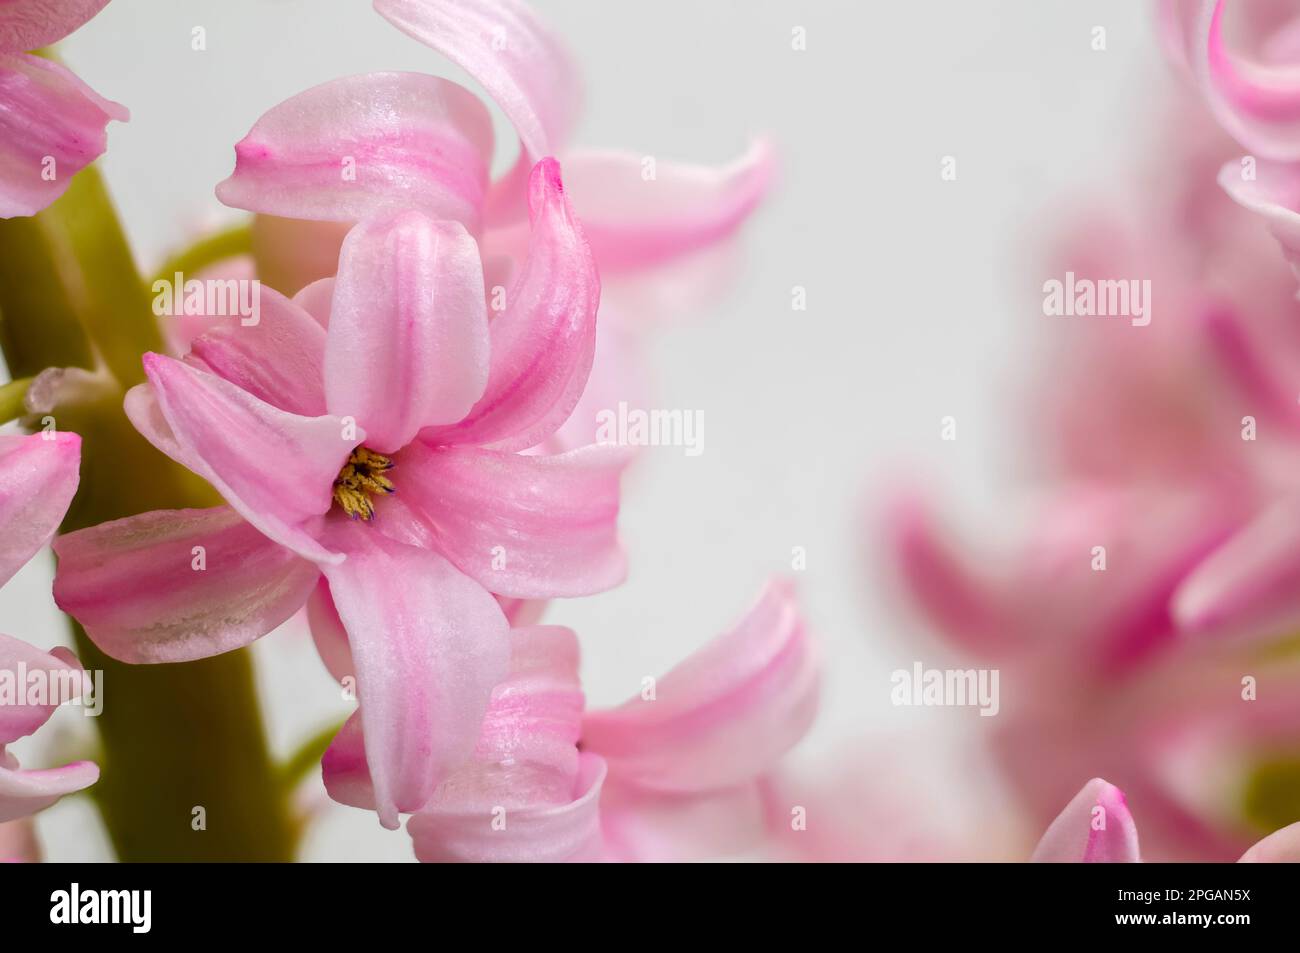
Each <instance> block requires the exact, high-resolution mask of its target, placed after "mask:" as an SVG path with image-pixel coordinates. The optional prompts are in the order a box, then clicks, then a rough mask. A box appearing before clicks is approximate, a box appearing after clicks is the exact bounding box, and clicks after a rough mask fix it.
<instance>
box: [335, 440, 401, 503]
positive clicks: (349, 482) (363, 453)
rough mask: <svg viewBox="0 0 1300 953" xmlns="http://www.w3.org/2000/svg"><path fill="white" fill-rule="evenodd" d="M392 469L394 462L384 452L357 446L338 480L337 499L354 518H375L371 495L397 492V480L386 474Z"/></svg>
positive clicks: (336, 484) (340, 472)
mask: <svg viewBox="0 0 1300 953" xmlns="http://www.w3.org/2000/svg"><path fill="white" fill-rule="evenodd" d="M392 468H393V461H392V460H390V459H389V458H388V457H386V456H384V455H383V454H382V453H375V451H373V450H369V449H367V448H366V447H357V448H356V449H355V450H353V451H352V455H351V456H350V457H348V462H347V463H345V464H344V465H343V469H342V470H340V471H339V475H338V478H337V479H335V481H334V502H335V503H337V504H338V505H339V507H340V508H341V509H342V510H343V512H344V513H347V514H348V516H350V517H352V519H354V520H357V519H360V520H371V519H374V516H375V504H374V502H373V501H372V500H371V497H372V496H376V495H379V494H387V493H392V492H393V489H394V488H393V481H392V480H390V479H388V477H386V476H384V473H385V471H388V470H391V469H392Z"/></svg>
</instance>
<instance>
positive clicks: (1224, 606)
mask: <svg viewBox="0 0 1300 953" xmlns="http://www.w3.org/2000/svg"><path fill="white" fill-rule="evenodd" d="M1172 607H1173V613H1174V618H1175V620H1176V621H1177V622H1178V625H1179V627H1180V628H1181V629H1182V630H1183V631H1185V632H1188V633H1192V634H1195V635H1206V636H1215V637H1254V638H1270V637H1276V638H1281V637H1282V636H1285V635H1288V634H1290V633H1291V632H1293V631H1294V629H1295V625H1296V623H1300V500H1287V501H1285V502H1282V503H1279V504H1277V505H1276V506H1274V507H1273V508H1272V509H1270V510H1268V511H1266V512H1265V513H1263V514H1262V515H1261V516H1259V517H1258V518H1257V519H1256V520H1255V521H1254V522H1252V523H1250V524H1249V525H1248V526H1246V528H1245V529H1243V530H1241V531H1240V532H1239V533H1237V535H1235V536H1233V537H1232V538H1231V539H1229V540H1228V541H1227V542H1226V543H1224V544H1223V545H1222V546H1221V547H1219V548H1218V549H1217V550H1215V551H1214V552H1213V553H1211V554H1210V555H1209V556H1208V557H1207V558H1206V559H1205V560H1204V561H1203V562H1202V563H1201V564H1200V565H1199V566H1197V567H1196V568H1195V569H1194V570H1193V571H1192V572H1190V573H1189V574H1188V575H1187V577H1186V578H1185V579H1184V580H1183V582H1182V584H1181V585H1180V586H1179V587H1178V589H1177V591H1176V592H1175V593H1174V596H1173V600H1172Z"/></svg>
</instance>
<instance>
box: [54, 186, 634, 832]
mask: <svg viewBox="0 0 1300 953" xmlns="http://www.w3.org/2000/svg"><path fill="white" fill-rule="evenodd" d="M529 204H530V208H531V214H532V223H533V240H532V245H531V253H530V256H529V260H528V264H527V266H526V267H525V269H524V270H523V271H522V272H521V274H520V276H519V278H518V280H517V281H516V282H515V284H514V285H513V286H512V288H511V290H510V301H511V305H510V307H509V308H508V309H507V311H506V312H505V313H504V314H502V315H501V316H499V317H498V318H497V319H496V320H495V321H494V322H493V323H492V326H491V329H489V326H488V321H487V308H486V303H485V300H484V288H483V276H482V267H481V264H480V261H479V256H478V249H477V246H476V245H475V243H474V241H473V239H472V238H471V237H470V236H469V234H468V232H466V230H465V228H464V227H463V226H462V225H460V224H459V223H456V222H450V221H439V220H435V219H433V218H431V217H429V216H428V215H427V214H425V213H423V212H421V211H417V210H410V211H405V212H397V213H389V212H380V213H376V214H375V215H373V216H371V217H369V218H367V219H366V220H364V221H363V222H361V223H360V224H359V225H358V226H357V227H356V228H354V229H353V230H352V231H351V232H350V233H349V235H348V239H347V241H346V242H345V243H344V246H343V251H342V253H341V256H340V262H339V274H338V278H337V281H336V282H335V283H334V284H333V287H332V292H333V293H332V296H331V297H330V300H329V302H328V305H329V306H328V311H327V312H323V311H322V312H320V313H319V316H320V321H319V322H318V320H317V318H316V317H313V315H312V314H311V313H309V311H308V310H306V309H305V308H304V307H302V306H301V305H300V304H297V303H295V302H294V301H290V300H289V299H286V298H284V297H283V296H280V295H277V294H276V293H274V292H271V291H268V292H267V295H268V297H269V299H270V300H269V301H268V302H264V305H263V313H262V315H261V321H260V323H259V324H258V325H257V326H256V327H253V328H245V327H242V326H237V325H228V326H224V327H219V328H216V329H214V330H212V331H210V332H208V333H207V334H205V335H202V336H200V337H199V338H198V339H196V340H195V341H194V343H193V346H192V348H191V351H190V354H189V355H188V356H187V358H186V359H185V360H176V359H173V358H169V357H164V356H161V355H146V356H145V371H146V374H147V376H148V383H147V384H144V385H139V386H138V387H137V388H135V389H133V390H132V391H131V392H130V393H129V394H128V395H127V399H126V411H127V414H128V416H129V417H130V418H131V420H132V422H133V423H134V424H135V425H136V427H137V428H138V429H139V430H140V432H141V433H142V434H144V435H145V436H146V437H147V438H148V439H149V440H150V441H151V442H152V443H153V444H154V445H155V446H156V447H157V448H158V449H160V450H162V451H163V452H164V453H166V454H168V455H169V456H171V457H172V458H173V459H174V460H176V461H177V462H178V463H182V464H183V465H185V466H187V467H189V468H190V469H191V470H193V471H194V472H195V473H197V474H199V475H201V476H203V477H205V478H206V479H207V480H208V481H209V482H211V483H212V485H213V486H214V487H215V488H216V489H217V490H218V491H219V492H220V493H221V494H222V495H223V496H224V497H225V499H226V501H227V503H228V504H229V507H228V508H225V507H223V508H219V509H215V510H204V511H181V512H156V513H146V514H143V515H141V516H137V517H130V518H128V519H125V520H121V521H118V522H114V523H109V524H104V525H101V526H98V527H92V528H90V529H88V530H84V531H81V532H78V533H72V534H69V535H67V536H65V537H63V538H61V539H60V540H59V541H58V543H57V544H56V552H57V553H58V555H59V560H60V562H59V573H58V576H57V578H56V582H55V597H56V599H57V600H58V602H59V604H60V606H61V607H63V608H64V609H65V610H66V611H68V612H69V613H71V614H72V615H73V616H75V617H76V618H77V619H78V620H79V621H81V623H82V624H83V625H84V626H85V627H86V630H87V633H88V634H89V635H90V636H91V638H92V639H94V640H95V641H96V643H97V644H98V645H100V646H101V647H102V648H103V649H104V650H105V651H106V652H108V653H109V654H110V655H112V656H114V657H115V658H119V659H122V660H124V661H131V662H174V661H183V660H186V659H194V658H202V657H205V656H209V655H213V654H217V653H220V652H225V651H229V650H231V649H233V648H237V647H239V646H241V645H245V644H247V643H248V642H250V641H252V640H253V639H256V638H258V637H259V636H261V635H263V634H265V633H266V632H268V631H270V630H271V629H272V628H274V627H275V626H277V625H279V624H280V623H281V622H283V621H285V620H286V619H287V618H288V617H289V616H290V615H292V614H293V613H294V612H296V611H297V610H298V609H299V608H301V607H302V606H303V605H304V604H305V603H306V601H307V600H308V597H309V596H311V595H312V593H313V592H314V591H316V589H317V587H318V584H319V583H320V580H321V578H322V576H323V579H324V585H326V586H327V587H328V596H327V597H328V598H330V599H332V601H333V603H334V605H335V606H336V607H337V608H338V611H339V613H340V615H341V616H342V618H343V620H344V624H345V625H346V627H347V630H348V633H349V643H350V645H351V647H352V655H353V659H354V661H355V662H356V665H357V671H356V675H357V683H358V695H359V697H360V698H363V699H366V701H367V703H368V704H367V706H366V711H367V717H366V718H365V722H364V729H365V735H366V737H367V740H368V748H367V750H368V751H369V753H370V757H371V759H372V763H371V768H372V771H373V773H374V777H375V784H376V792H377V803H378V805H379V813H380V817H381V819H382V820H383V822H384V823H385V824H386V825H388V826H395V825H396V823H397V813H398V812H399V811H412V810H416V809H418V808H419V807H421V806H422V805H423V804H424V802H425V801H426V800H427V799H428V797H429V795H430V794H431V793H432V791H433V789H434V787H436V785H437V783H438V782H439V781H440V780H441V779H442V777H443V776H444V775H445V773H446V771H447V770H448V768H449V766H450V765H452V764H454V763H455V762H456V761H457V760H458V759H460V758H462V757H464V756H465V755H466V754H468V751H469V750H470V748H472V745H473V739H474V735H475V734H476V732H477V728H478V723H479V721H480V720H481V718H482V716H483V713H484V711H485V710H486V708H487V704H488V699H489V696H490V694H491V691H492V687H493V686H494V685H495V684H496V683H497V682H498V681H500V679H501V678H503V677H504V676H505V674H506V671H507V665H508V657H509V647H508V640H507V637H506V633H507V623H506V619H505V616H504V615H503V614H502V611H501V609H500V608H499V606H498V605H497V603H496V602H495V600H494V599H493V598H492V595H491V594H498V595H502V596H506V597H512V598H547V597H553V596H575V595H583V594H587V593H592V592H597V591H600V590H602V589H606V588H609V587H610V586H612V585H615V584H617V583H618V582H619V581H620V580H621V579H622V577H623V575H624V572H625V565H624V559H623V555H622V551H621V549H620V547H619V545H618V541H617V538H616V534H615V518H616V515H617V512H618V479H619V472H620V470H621V468H622V465H623V462H624V457H625V454H624V453H623V452H622V451H621V450H620V449H619V448H615V447H594V446H593V447H588V448H584V449H579V450H576V451H573V452H571V453H568V454H563V455H559V456H549V457H548V456H539V455H526V454H521V453H518V452H516V451H519V450H523V449H525V448H528V447H531V446H533V445H534V444H536V443H538V442H539V441H540V440H542V439H543V438H545V437H546V436H547V435H548V434H549V433H550V432H551V431H553V430H554V429H555V427H557V426H558V425H559V424H560V423H561V422H563V420H564V418H565V417H566V416H567V414H568V410H569V406H571V402H572V400H573V399H576V398H575V396H574V395H575V392H577V391H580V390H581V388H582V384H583V381H584V379H585V376H586V370H587V368H586V366H585V365H586V364H587V363H588V362H589V360H590V357H589V355H590V345H589V342H590V340H591V336H592V334H593V333H594V321H595V313H596V307H597V302H598V299H599V284H598V281H597V278H596V274H595V270H594V267H593V265H592V262H591V258H590V254H589V253H588V251H587V248H586V245H585V243H584V242H583V239H582V235H581V231H580V228H579V226H578V225H577V223H576V221H575V219H574V217H573V214H572V211H571V209H570V207H569V204H568V202H567V200H566V198H565V196H564V190H563V186H562V184H561V182H560V177H559V168H558V166H557V165H556V164H555V162H554V161H552V160H544V161H542V162H539V163H538V164H537V166H536V168H535V169H534V171H533V175H532V180H531V184H530V194H529ZM323 324H324V325H325V326H322V325H323ZM195 546H203V547H205V550H206V560H207V562H206V569H205V570H204V571H202V572H193V571H192V569H191V567H190V562H191V559H192V556H191V551H192V549H193V547H195ZM169 574H175V575H176V577H177V578H176V580H175V584H174V585H171V586H168V587H167V588H166V589H165V590H160V589H159V588H158V587H157V586H156V585H155V584H154V583H153V582H152V581H151V580H154V579H156V578H158V577H159V576H160V575H164V576H165V575H169ZM321 597H322V598H326V596H325V594H324V592H322V595H321ZM430 739H434V741H433V742H431V741H430Z"/></svg>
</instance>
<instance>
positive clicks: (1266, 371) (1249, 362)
mask: <svg viewBox="0 0 1300 953" xmlns="http://www.w3.org/2000/svg"><path fill="white" fill-rule="evenodd" d="M1204 327H1205V337H1206V342H1207V343H1208V345H1209V347H1210V350H1211V351H1212V352H1213V355H1214V357H1215V359H1216V360H1217V361H1218V364H1219V367H1220V368H1221V369H1222V370H1223V371H1224V373H1225V374H1226V375H1227V376H1228V377H1229V378H1230V379H1231V381H1232V383H1233V384H1235V385H1236V387H1237V388H1238V389H1239V390H1240V391H1241V394H1242V396H1243V397H1244V398H1246V400H1248V401H1249V402H1250V403H1249V406H1250V407H1251V411H1252V413H1253V415H1254V416H1255V417H1256V418H1264V415H1265V414H1267V415H1268V416H1267V418H1264V419H1265V420H1266V421H1268V422H1271V421H1273V420H1276V421H1277V422H1278V423H1279V424H1280V425H1281V426H1283V427H1289V428H1294V429H1295V430H1296V431H1300V407H1297V406H1296V401H1295V398H1294V397H1293V396H1292V394H1291V388H1290V386H1289V385H1288V383H1287V381H1286V372H1285V371H1283V370H1282V368H1280V367H1278V366H1277V363H1276V361H1275V356H1276V348H1275V347H1271V346H1269V345H1267V344H1265V343H1264V342H1263V341H1261V340H1258V339H1257V337H1256V335H1255V333H1253V332H1252V329H1251V327H1250V322H1249V321H1247V320H1246V319H1245V316H1244V315H1242V314H1240V313H1238V312H1237V311H1236V310H1235V309H1230V308H1226V307H1219V308H1213V309H1211V310H1210V311H1209V312H1207V314H1206V315H1205V319H1204ZM1261 337H1262V335H1261ZM1271 343H1272V342H1270V344H1271ZM1256 408H1258V409H1256Z"/></svg>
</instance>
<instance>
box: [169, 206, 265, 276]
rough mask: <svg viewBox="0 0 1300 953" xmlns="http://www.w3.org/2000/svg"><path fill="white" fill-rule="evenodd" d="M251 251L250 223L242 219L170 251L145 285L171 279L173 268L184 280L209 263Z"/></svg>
mask: <svg viewBox="0 0 1300 953" xmlns="http://www.w3.org/2000/svg"><path fill="white" fill-rule="evenodd" d="M252 252H253V227H252V225H251V224H250V223H248V222H244V223H243V224H242V225H235V226H233V227H231V228H227V229H226V230H225V231H221V232H216V233H214V234H212V235H208V236H207V237H205V238H201V239H199V240H198V241H197V242H195V243H194V244H193V245H191V246H190V247H189V248H186V249H184V250H183V251H180V252H178V253H177V254H175V255H172V256H171V257H170V258H168V259H167V260H166V261H165V262H163V263H162V266H161V267H159V269H158V271H157V272H156V273H155V274H154V277H153V280H151V281H150V282H149V287H150V288H152V287H153V283H154V281H171V280H173V279H174V278H175V277H176V273H177V272H180V273H181V274H183V275H185V277H186V279H187V280H188V279H189V278H192V277H194V276H195V275H197V274H198V273H199V272H200V271H202V270H203V269H205V268H207V267H209V266H210V265H215V264H217V263H218V262H221V261H225V260H226V259H227V258H234V257H236V256H238V255H250V254H252Z"/></svg>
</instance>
